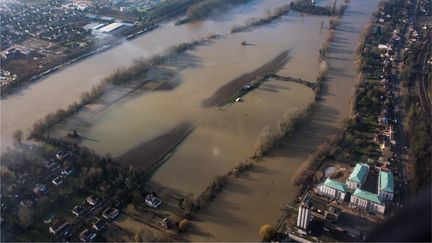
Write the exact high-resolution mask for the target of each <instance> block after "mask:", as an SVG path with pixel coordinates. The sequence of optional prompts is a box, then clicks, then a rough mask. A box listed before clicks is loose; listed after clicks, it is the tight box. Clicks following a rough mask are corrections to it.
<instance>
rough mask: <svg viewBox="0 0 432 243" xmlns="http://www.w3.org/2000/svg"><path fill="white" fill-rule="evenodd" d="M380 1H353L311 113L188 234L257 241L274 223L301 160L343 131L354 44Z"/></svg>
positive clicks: (291, 192)
mask: <svg viewBox="0 0 432 243" xmlns="http://www.w3.org/2000/svg"><path fill="white" fill-rule="evenodd" d="M377 3H378V1H377V0H370V1H368V2H367V4H365V2H363V1H359V0H354V1H352V2H351V3H350V7H349V8H348V9H347V11H346V15H345V16H344V17H343V18H342V21H341V25H340V26H339V27H338V29H337V31H336V34H335V39H334V42H333V43H332V45H331V50H330V56H329V59H328V62H329V67H330V69H329V75H328V77H329V80H328V81H327V82H325V83H324V85H323V90H322V99H321V100H320V101H319V102H318V103H317V105H316V107H315V110H314V113H313V115H312V117H311V119H310V120H309V121H308V122H306V123H305V124H304V125H303V126H302V127H301V128H300V129H299V130H298V131H297V132H296V133H295V134H294V135H293V136H292V137H291V138H290V139H289V141H287V142H286V143H285V144H284V145H283V146H282V147H281V148H280V149H278V150H277V151H275V152H274V153H272V154H271V155H270V156H268V157H266V158H265V159H263V161H262V162H260V163H259V165H258V166H256V168H254V169H253V170H251V171H250V172H248V173H246V174H244V175H242V176H241V177H240V178H239V179H234V180H232V181H230V183H229V184H228V185H227V187H226V189H225V190H223V192H221V193H220V194H219V195H218V197H217V198H216V199H215V201H213V202H212V203H211V204H210V206H209V208H207V209H206V210H203V211H202V212H201V213H200V214H198V216H197V219H196V220H195V221H194V223H193V231H192V233H191V234H190V235H189V240H192V241H219V240H221V241H258V240H259V238H258V230H259V227H260V226H261V225H262V224H266V223H270V224H273V225H274V224H275V223H276V221H277V219H278V217H279V215H280V214H281V208H282V207H283V206H284V205H286V204H288V203H291V202H292V200H293V199H294V198H295V194H296V191H297V187H296V186H294V185H293V184H292V182H291V177H292V175H293V174H294V173H295V171H296V169H297V168H298V166H299V164H300V163H301V162H302V161H304V160H305V159H306V158H307V157H308V155H309V154H311V153H313V152H314V151H315V149H316V148H317V146H319V145H320V144H322V143H324V142H325V141H327V140H328V138H329V137H330V136H331V135H332V134H337V133H341V132H342V131H343V127H342V120H343V118H344V117H346V116H347V115H348V113H349V101H350V97H351V94H352V90H353V86H354V83H355V80H356V74H355V70H354V65H353V62H354V50H355V48H356V45H357V43H358V39H359V36H360V32H361V30H362V28H363V26H364V24H365V23H366V22H367V21H368V19H369V17H370V16H371V13H372V11H373V10H374V9H375V8H376V6H377Z"/></svg>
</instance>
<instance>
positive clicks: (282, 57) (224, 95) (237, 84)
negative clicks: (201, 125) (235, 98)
mask: <svg viewBox="0 0 432 243" xmlns="http://www.w3.org/2000/svg"><path fill="white" fill-rule="evenodd" d="M289 59H290V56H289V52H288V51H284V52H282V53H281V54H279V55H278V56H277V57H275V58H274V59H272V60H271V61H269V62H267V63H266V64H264V65H263V66H261V67H259V68H258V69H255V70H254V71H252V72H250V73H245V74H243V75H241V76H240V77H237V78H235V79H233V80H232V81H230V82H229V83H227V84H225V85H224V86H222V87H220V88H219V89H218V90H217V91H216V92H215V93H214V94H213V95H212V96H211V97H209V98H207V99H205V100H204V101H203V102H202V105H203V106H204V107H212V106H221V105H223V104H224V103H225V102H226V100H227V99H228V98H229V97H231V96H232V95H234V94H235V93H236V92H237V91H239V90H240V89H242V87H244V86H245V85H247V84H249V83H251V82H252V81H253V80H255V79H257V78H259V77H261V76H264V75H265V74H271V73H274V72H276V71H277V70H279V69H280V68H282V67H283V66H284V64H285V63H286V62H287V61H288V60H289Z"/></svg>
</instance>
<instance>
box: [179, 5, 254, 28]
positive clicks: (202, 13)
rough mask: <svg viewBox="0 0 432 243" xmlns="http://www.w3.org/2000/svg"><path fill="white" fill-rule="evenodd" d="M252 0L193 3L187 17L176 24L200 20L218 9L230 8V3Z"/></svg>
mask: <svg viewBox="0 0 432 243" xmlns="http://www.w3.org/2000/svg"><path fill="white" fill-rule="evenodd" d="M250 1H251V0H203V1H201V2H198V3H196V4H193V5H192V6H190V7H189V8H188V9H187V12H186V17H185V18H183V19H181V20H179V21H177V22H176V24H177V25H180V24H185V23H188V22H193V21H197V20H200V19H202V18H204V17H206V16H208V15H209V14H211V13H212V12H213V11H215V10H217V9H224V8H228V7H229V6H230V5H234V4H243V3H247V2H250Z"/></svg>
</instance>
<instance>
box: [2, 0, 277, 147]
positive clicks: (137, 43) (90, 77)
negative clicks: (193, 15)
mask: <svg viewBox="0 0 432 243" xmlns="http://www.w3.org/2000/svg"><path fill="white" fill-rule="evenodd" d="M282 2H283V1H282V0H276V1H256V2H253V3H251V4H247V5H240V6H237V7H236V8H232V9H230V10H229V11H227V12H226V13H224V14H223V15H220V16H218V17H217V18H208V19H206V20H203V21H200V23H199V25H198V24H197V23H191V24H185V25H181V26H175V25H174V22H166V23H163V24H160V26H159V27H158V28H156V29H154V30H153V31H152V33H151V35H141V36H139V37H138V38H134V39H132V40H131V41H125V42H123V43H122V44H120V45H117V46H115V47H113V48H110V49H108V50H106V51H104V52H103V53H99V54H97V55H92V56H89V57H87V58H85V59H83V60H81V61H79V62H75V63H74V64H72V65H69V66H67V67H65V68H63V69H61V71H57V72H54V73H51V74H50V75H48V76H45V77H44V78H41V79H40V81H37V82H33V83H31V84H29V86H28V88H26V89H21V90H20V91H19V92H17V93H15V94H14V95H10V96H8V97H4V99H2V100H1V101H0V103H1V107H2V108H1V109H2V118H1V123H2V137H1V138H2V141H1V151H5V150H6V148H7V147H8V146H12V145H13V140H12V134H13V133H14V132H15V131H16V130H18V129H20V130H22V131H23V133H24V135H25V136H27V135H28V132H29V130H30V129H31V127H32V125H33V124H34V123H35V122H36V121H37V120H39V119H41V118H43V117H45V115H46V114H48V113H51V112H54V111H56V110H58V109H66V108H67V107H68V105H70V104H72V103H74V102H77V101H78V100H79V99H80V95H81V94H82V93H83V92H87V91H89V90H90V89H91V88H92V87H93V86H96V85H98V84H99V83H100V82H101V81H102V79H103V78H104V77H105V76H106V75H107V74H109V73H112V72H113V70H116V69H117V68H119V67H127V66H129V65H131V64H132V62H133V60H135V59H141V58H150V57H151V56H154V55H158V54H160V53H162V52H163V51H164V50H166V49H168V48H169V47H171V46H175V45H178V44H180V43H183V42H191V41H193V40H195V39H200V38H202V37H205V36H208V35H209V34H211V33H229V30H230V29H231V28H232V26H233V25H234V23H238V22H239V21H240V22H241V21H244V20H246V19H248V18H251V17H253V16H260V15H262V14H263V13H264V12H265V10H266V9H267V8H274V7H277V6H279V5H281V4H282ZM173 36H174V38H173ZM240 42H241V40H239V41H238V42H237V43H240ZM237 43H236V44H235V46H237ZM249 47H252V46H249ZM249 49H250V48H249Z"/></svg>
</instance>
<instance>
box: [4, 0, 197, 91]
mask: <svg viewBox="0 0 432 243" xmlns="http://www.w3.org/2000/svg"><path fill="white" fill-rule="evenodd" d="M45 2H46V4H41V2H40V1H23V2H21V1H10V2H9V1H5V2H2V3H1V5H0V13H1V15H2V19H1V26H2V32H1V34H0V37H1V43H2V46H1V61H2V68H1V86H0V87H1V93H2V95H6V94H8V93H11V92H12V91H13V90H15V89H17V88H19V87H21V86H22V85H24V84H26V83H28V82H31V81H35V80H37V79H39V78H41V77H43V76H45V75H48V74H50V73H52V72H54V71H57V70H58V69H60V68H63V67H65V66H67V65H69V64H72V63H74V62H76V61H79V60H81V59H83V58H85V57H88V56H90V55H93V54H96V53H99V52H101V51H104V50H106V49H107V47H113V46H115V45H117V44H119V43H121V41H122V40H123V39H124V38H127V39H131V38H134V37H137V36H138V35H141V34H143V33H145V32H148V31H150V30H152V29H154V28H156V27H157V24H155V23H156V22H158V21H160V20H161V19H163V18H166V17H170V16H171V15H173V14H176V13H175V12H174V13H172V9H174V8H181V6H182V5H187V4H189V2H190V1H189V0H179V1H173V2H171V1H161V0H147V1H140V2H136V1H126V0H120V1H119V0H116V1H115V0H112V1H87V0H67V1H60V0H59V1H45ZM180 10H181V9H180ZM176 11H177V10H176ZM161 13H163V14H161ZM155 16H157V17H155Z"/></svg>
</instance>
